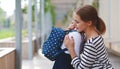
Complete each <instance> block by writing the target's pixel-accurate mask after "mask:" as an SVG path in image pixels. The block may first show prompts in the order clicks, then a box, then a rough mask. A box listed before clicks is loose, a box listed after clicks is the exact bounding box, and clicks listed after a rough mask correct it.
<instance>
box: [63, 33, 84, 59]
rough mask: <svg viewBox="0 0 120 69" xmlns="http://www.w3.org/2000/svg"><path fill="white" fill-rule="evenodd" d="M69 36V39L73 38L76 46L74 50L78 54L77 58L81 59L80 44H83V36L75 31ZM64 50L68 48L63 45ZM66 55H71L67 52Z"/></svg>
mask: <svg viewBox="0 0 120 69" xmlns="http://www.w3.org/2000/svg"><path fill="white" fill-rule="evenodd" d="M68 36H69V38H71V37H73V39H74V44H75V45H74V49H75V52H76V54H77V56H78V57H79V56H80V44H81V42H82V40H81V34H80V33H79V32H77V31H74V32H70V33H69V34H68ZM64 48H66V47H65V45H64V43H63V44H62V46H61V49H64ZM65 53H66V54H69V52H68V51H65Z"/></svg>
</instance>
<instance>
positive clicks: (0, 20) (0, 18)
mask: <svg viewBox="0 0 120 69" xmlns="http://www.w3.org/2000/svg"><path fill="white" fill-rule="evenodd" d="M5 21H6V13H5V11H4V10H3V9H2V8H0V24H2V25H3V24H5Z"/></svg>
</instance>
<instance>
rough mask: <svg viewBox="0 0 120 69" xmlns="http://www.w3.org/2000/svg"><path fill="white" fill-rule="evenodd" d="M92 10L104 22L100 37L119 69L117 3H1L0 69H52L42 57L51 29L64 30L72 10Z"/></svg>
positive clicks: (29, 0) (119, 14)
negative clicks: (88, 6) (87, 8)
mask: <svg viewBox="0 0 120 69" xmlns="http://www.w3.org/2000/svg"><path fill="white" fill-rule="evenodd" d="M84 5H92V6H94V7H95V8H96V9H97V11H98V13H99V16H100V17H101V18H102V19H103V20H104V21H105V24H106V28H107V31H106V33H105V35H103V37H104V38H105V39H104V40H105V44H106V47H107V51H108V53H109V58H110V60H111V63H112V65H113V67H114V68H115V69H119V68H120V36H119V35H120V30H119V27H120V1H119V0H0V69H52V66H53V64H54V61H50V60H48V59H46V58H45V57H44V56H43V54H42V53H41V47H42V43H43V42H44V41H45V40H46V37H47V36H48V35H49V33H50V31H51V28H52V26H55V27H59V28H62V29H66V28H67V27H68V25H69V24H70V23H71V21H72V13H73V10H74V9H75V8H78V7H82V6H84Z"/></svg>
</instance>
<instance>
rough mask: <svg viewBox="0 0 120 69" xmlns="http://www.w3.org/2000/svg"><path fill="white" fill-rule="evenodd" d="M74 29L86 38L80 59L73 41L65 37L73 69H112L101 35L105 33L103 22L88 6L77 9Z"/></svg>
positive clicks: (94, 10)
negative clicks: (82, 33)
mask: <svg viewBox="0 0 120 69" xmlns="http://www.w3.org/2000/svg"><path fill="white" fill-rule="evenodd" d="M73 19H74V22H75V23H76V29H77V31H78V32H84V34H85V36H86V40H85V44H84V50H83V52H82V54H81V57H79V56H77V55H76V53H75V50H74V40H73V39H70V38H69V36H68V35H66V36H65V39H64V44H65V46H66V47H67V49H68V50H69V52H70V55H71V58H72V61H71V64H72V66H73V67H74V69H112V65H111V64H110V61H109V59H108V54H107V51H106V47H105V44H104V40H103V37H102V34H104V33H105V31H106V26H105V24H104V22H103V20H102V19H101V18H100V17H99V16H98V13H97V11H96V9H95V8H94V7H92V6H90V5H86V6H84V7H82V8H78V9H77V10H76V11H75V13H74V15H73Z"/></svg>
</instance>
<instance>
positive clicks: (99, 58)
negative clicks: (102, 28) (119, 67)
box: [71, 36, 112, 69]
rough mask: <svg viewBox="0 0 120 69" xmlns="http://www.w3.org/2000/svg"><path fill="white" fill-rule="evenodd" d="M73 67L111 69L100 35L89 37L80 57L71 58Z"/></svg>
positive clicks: (79, 68) (80, 68)
mask: <svg viewBox="0 0 120 69" xmlns="http://www.w3.org/2000/svg"><path fill="white" fill-rule="evenodd" d="M71 64H72V65H73V67H74V68H75V69H112V65H111V64H110V61H109V59H108V53H107V51H106V47H105V44H104V41H103V38H102V36H97V37H95V38H90V39H89V40H88V41H87V42H86V43H85V45H84V50H83V53H82V54H81V56H80V57H75V58H73V59H72V62H71Z"/></svg>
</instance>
